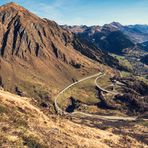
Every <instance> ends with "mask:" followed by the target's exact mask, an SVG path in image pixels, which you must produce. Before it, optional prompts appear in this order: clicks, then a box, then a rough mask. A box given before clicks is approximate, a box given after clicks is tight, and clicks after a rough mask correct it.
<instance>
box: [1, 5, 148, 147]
mask: <svg viewBox="0 0 148 148" xmlns="http://www.w3.org/2000/svg"><path fill="white" fill-rule="evenodd" d="M147 55H148V26H147V25H130V26H123V25H121V24H120V23H117V22H113V23H110V24H105V25H103V26H99V25H98V26H90V27H88V26H85V25H84V26H67V25H58V24H57V23H56V22H54V21H51V20H48V19H46V18H44V19H43V18H40V17H39V16H37V15H35V14H33V13H32V12H30V11H28V10H27V9H26V8H24V7H22V6H20V5H18V4H16V3H13V2H11V3H8V4H5V5H3V6H0V119H1V120H0V147H11V146H12V147H17V146H18V147H24V148H26V147H28V148H44V147H51V148H52V147H61V148H62V147H105V148H106V147H129V146H131V147H142V146H143V147H145V146H146V145H147V135H146V134H145V132H144V131H146V130H147V127H146V126H147V123H146V122H145V120H143V119H145V118H147V115H148V114H147V111H148V110H147V108H148V102H147V98H148V92H147V89H148V85H147V74H148V65H147V64H148V63H147V61H148V60H147V58H148V56H147ZM58 109H59V110H61V112H60V113H59V112H58ZM66 111H67V112H66ZM68 112H69V113H68ZM58 113H59V115H57V114H58ZM134 116H136V117H134ZM125 119H127V121H126V120H125Z"/></svg>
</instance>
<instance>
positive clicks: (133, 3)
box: [0, 0, 148, 26]
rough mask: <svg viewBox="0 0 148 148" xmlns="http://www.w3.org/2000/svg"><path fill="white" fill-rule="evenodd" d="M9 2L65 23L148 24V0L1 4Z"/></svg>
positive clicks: (38, 0) (41, 0) (3, 0)
mask: <svg viewBox="0 0 148 148" xmlns="http://www.w3.org/2000/svg"><path fill="white" fill-rule="evenodd" d="M9 2H16V3H18V4H20V5H21V6H23V7H25V8H27V9H29V10H30V11H32V12H33V13H35V14H37V15H38V16H40V17H42V18H48V19H50V20H54V21H56V22H57V23H58V24H63V25H64V24H67V25H88V26H91V25H103V24H107V23H111V22H113V21H115V22H120V23H121V24H123V25H131V24H148V17H147V15H146V14H148V0H11V1H10V0H0V5H3V4H6V3H9Z"/></svg>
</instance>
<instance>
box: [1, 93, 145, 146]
mask: <svg viewBox="0 0 148 148" xmlns="http://www.w3.org/2000/svg"><path fill="white" fill-rule="evenodd" d="M31 102H32V100H31V98H25V97H19V96H16V95H13V94H11V93H8V92H5V91H2V90H0V119H1V120H0V137H1V138H0V147H30V148H33V147H38V148H40V147H41V148H44V147H66V146H67V147H72V146H73V147H78V146H81V147H102V148H103V147H126V146H128V145H130V146H132V147H140V146H141V145H142V144H141V143H139V142H138V141H136V140H135V139H133V138H130V137H126V138H127V139H129V140H127V141H126V142H125V137H123V136H121V135H115V134H112V133H111V132H109V131H103V130H100V129H97V128H91V127H87V126H85V125H79V124H76V123H73V122H71V121H68V120H67V119H63V118H60V117H57V116H54V115H50V116H49V115H48V116H47V115H45V114H44V113H43V112H42V111H41V110H40V109H39V108H37V107H35V106H33V105H32V104H31ZM143 146H145V145H143Z"/></svg>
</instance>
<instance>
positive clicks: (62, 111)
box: [54, 72, 137, 121]
mask: <svg viewBox="0 0 148 148" xmlns="http://www.w3.org/2000/svg"><path fill="white" fill-rule="evenodd" d="M104 75H105V74H103V73H101V72H99V73H97V74H94V75H91V76H88V77H86V78H83V79H81V80H78V81H76V82H74V83H72V84H70V85H68V86H67V87H66V88H64V89H63V90H61V91H60V92H59V93H58V95H57V96H56V98H55V100H54V104H55V108H56V111H57V113H58V114H61V115H63V114H64V115H66V114H68V115H83V116H87V117H95V118H98V119H104V120H113V121H116V120H126V121H135V120H136V119H137V117H123V116H102V115H94V114H89V113H84V112H79V111H75V112H73V113H71V114H70V113H68V112H65V111H64V110H62V109H61V108H60V107H59V105H58V98H59V96H60V95H61V94H63V93H64V92H65V91H66V90H68V89H69V88H71V87H72V86H74V85H76V84H78V83H80V82H82V81H85V80H88V79H91V78H94V77H97V78H96V79H95V82H94V83H95V85H96V86H97V87H98V88H99V89H100V90H102V91H103V92H106V93H111V94H113V95H116V94H118V93H117V92H113V91H108V90H106V89H104V88H102V87H100V86H99V84H98V83H97V80H98V79H99V78H101V77H102V76H104Z"/></svg>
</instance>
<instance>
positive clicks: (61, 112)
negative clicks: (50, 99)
mask: <svg viewBox="0 0 148 148" xmlns="http://www.w3.org/2000/svg"><path fill="white" fill-rule="evenodd" d="M101 74H102V73H101V72H100V73H97V74H94V75H91V76H88V77H86V78H83V79H81V80H79V81H76V82H74V83H72V84H70V85H68V86H67V87H66V88H64V89H63V90H62V91H60V92H59V94H58V95H57V96H56V98H55V101H54V103H55V108H56V110H57V112H58V113H60V114H63V113H64V114H67V112H65V111H63V110H62V109H61V108H60V107H59V105H58V98H59V96H60V95H61V94H63V93H64V92H65V91H66V90H68V89H69V88H70V87H72V86H74V85H76V84H78V83H80V82H82V81H85V80H87V79H91V78H94V77H97V76H100V75H101Z"/></svg>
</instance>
